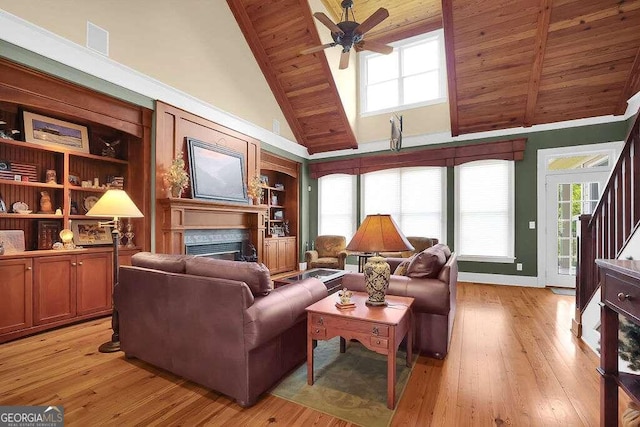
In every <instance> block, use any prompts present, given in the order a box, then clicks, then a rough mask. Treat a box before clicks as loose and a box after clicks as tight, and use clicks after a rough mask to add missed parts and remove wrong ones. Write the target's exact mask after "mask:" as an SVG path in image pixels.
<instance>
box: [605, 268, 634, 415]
mask: <svg viewBox="0 0 640 427" xmlns="http://www.w3.org/2000/svg"><path fill="white" fill-rule="evenodd" d="M596 264H597V265H598V267H599V269H600V277H601V282H602V302H601V303H600V306H601V314H600V315H601V327H600V333H601V336H600V368H598V372H600V375H601V379H600V425H601V426H615V425H618V386H620V387H621V388H622V389H623V390H624V391H625V392H626V393H627V394H628V395H629V396H630V397H631V398H632V399H633V400H634V401H635V402H636V403H638V404H640V375H636V374H628V373H624V372H619V371H618V329H619V321H618V315H622V316H624V317H625V318H627V319H628V320H629V321H631V322H633V323H635V324H638V325H640V261H629V260H602V259H598V260H596Z"/></svg>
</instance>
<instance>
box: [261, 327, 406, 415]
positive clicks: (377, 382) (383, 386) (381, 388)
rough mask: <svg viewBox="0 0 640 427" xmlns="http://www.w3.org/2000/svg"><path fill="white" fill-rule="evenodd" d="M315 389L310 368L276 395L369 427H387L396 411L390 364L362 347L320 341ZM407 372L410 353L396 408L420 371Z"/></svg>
mask: <svg viewBox="0 0 640 427" xmlns="http://www.w3.org/2000/svg"><path fill="white" fill-rule="evenodd" d="M313 354H314V360H313V362H314V384H313V385H312V386H309V385H307V365H306V363H305V364H303V365H302V366H300V367H299V368H298V369H296V370H295V371H294V372H293V373H291V374H290V375H289V376H288V377H286V378H285V379H284V380H283V381H282V382H281V383H280V384H278V385H277V386H276V388H275V389H273V390H272V391H271V394H273V395H275V396H278V397H281V398H283V399H287V400H290V401H292V402H296V403H299V404H301V405H304V406H308V407H310V408H313V409H316V410H318V411H321V412H324V413H326V414H329V415H332V416H334V417H338V418H341V419H343V420H345V421H349V422H352V423H355V424H359V425H362V426H367V427H378V426H380V427H386V426H388V425H389V422H390V421H391V418H392V417H393V413H394V411H393V410H391V409H388V408H387V358H386V356H383V355H381V354H378V353H374V352H373V351H370V350H367V349H366V348H365V347H364V346H363V345H362V344H360V343H359V342H354V341H351V342H349V341H348V342H347V351H346V352H345V353H342V354H341V353H340V339H339V338H338V337H336V338H333V339H331V340H329V341H318V346H317V347H316V349H315V350H314V353H313ZM416 360H417V357H416V355H414V357H413V362H412V364H411V368H408V367H407V366H406V363H405V361H406V353H405V352H404V350H402V349H401V350H398V353H397V355H396V378H397V382H396V405H397V404H398V402H399V401H400V397H401V396H402V393H403V392H404V389H405V386H406V385H407V380H408V379H409V374H410V373H411V370H412V369H413V367H414V366H415V362H416Z"/></svg>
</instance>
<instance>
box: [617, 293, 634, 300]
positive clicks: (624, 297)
mask: <svg viewBox="0 0 640 427" xmlns="http://www.w3.org/2000/svg"><path fill="white" fill-rule="evenodd" d="M618 301H631V295H627V294H624V293H622V292H620V293H619V294H618Z"/></svg>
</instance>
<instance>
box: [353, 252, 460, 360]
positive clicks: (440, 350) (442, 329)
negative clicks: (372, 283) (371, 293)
mask: <svg viewBox="0 0 640 427" xmlns="http://www.w3.org/2000/svg"><path fill="white" fill-rule="evenodd" d="M443 247H444V248H446V250H445V249H444V248H443ZM439 250H442V252H443V254H444V255H440V254H438V255H437V256H436V255H434V254H433V253H435V252H439ZM421 254H425V255H423V256H422V258H427V257H429V258H430V260H432V259H435V258H438V259H439V260H438V261H434V262H432V263H431V264H429V263H428V262H427V264H428V265H427V266H426V267H425V265H424V261H425V260H424V259H422V260H418V262H419V261H422V262H423V265H422V266H416V268H414V271H412V270H411V269H409V270H408V272H407V274H408V275H396V274H393V273H394V272H396V271H397V269H398V266H399V265H400V264H401V263H405V264H406V265H407V266H408V265H410V263H411V261H410V259H407V258H387V262H388V263H389V266H390V267H391V272H392V274H391V277H390V280H389V289H388V290H387V294H388V295H400V296H409V297H413V298H415V302H414V304H413V313H414V316H415V317H414V319H415V323H414V325H415V330H414V332H415V334H414V340H413V342H414V349H415V350H418V351H420V353H421V354H423V355H426V356H430V357H434V358H436V359H444V358H445V357H446V355H447V353H448V351H449V343H450V342H451V332H452V330H453V321H454V318H455V314H456V287H457V282H458V262H457V259H456V254H455V253H451V252H450V251H449V248H448V247H446V245H442V244H439V245H436V246H434V247H431V248H427V249H425V250H424V251H422V252H421ZM418 255H420V254H416V256H418ZM418 262H417V263H418ZM398 273H400V271H398ZM412 276H413V277H412ZM342 284H343V286H345V287H347V288H348V289H350V290H352V291H362V292H366V289H365V285H364V275H363V274H362V273H347V274H346V275H345V276H344V277H343V279H342Z"/></svg>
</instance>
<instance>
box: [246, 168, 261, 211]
mask: <svg viewBox="0 0 640 427" xmlns="http://www.w3.org/2000/svg"><path fill="white" fill-rule="evenodd" d="M247 193H248V194H249V197H251V198H252V199H253V200H255V203H256V204H259V203H260V202H261V201H262V195H263V194H264V188H263V187H262V182H260V177H259V176H258V175H256V176H254V177H253V178H251V180H250V181H249V185H248V186H247Z"/></svg>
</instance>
